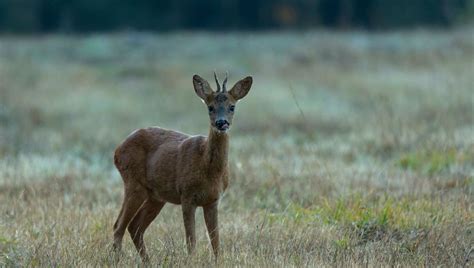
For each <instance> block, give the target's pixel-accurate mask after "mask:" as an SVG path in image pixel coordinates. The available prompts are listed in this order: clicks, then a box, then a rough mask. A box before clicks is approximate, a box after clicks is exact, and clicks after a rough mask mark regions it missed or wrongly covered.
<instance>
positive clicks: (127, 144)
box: [113, 73, 252, 262]
mask: <svg viewBox="0 0 474 268" xmlns="http://www.w3.org/2000/svg"><path fill="white" fill-rule="evenodd" d="M214 78H215V80H216V84H217V90H216V91H213V90H212V89H211V87H210V86H209V83H208V82H207V81H206V80H205V79H203V78H201V77H200V76H199V75H194V76H193V85H194V90H195V91H196V94H197V95H198V96H199V97H200V98H201V99H202V100H203V102H204V103H205V104H206V105H207V108H208V112H209V119H210V130H209V136H208V137H205V136H189V135H186V134H183V133H180V132H177V131H173V130H167V129H163V128H159V127H150V128H145V129H139V130H136V131H134V132H133V133H132V134H130V135H129V136H128V137H127V138H126V139H125V141H123V142H122V144H120V145H119V146H118V147H117V149H116V150H115V156H114V162H115V166H116V167H117V169H118V170H119V172H120V175H121V176H122V179H123V183H124V198H123V204H122V209H121V210H120V213H119V216H118V218H117V221H116V222H115V224H114V244H113V245H114V249H115V250H116V251H120V249H121V244H122V238H123V235H124V233H125V229H127V226H128V232H129V233H130V236H131V237H132V240H133V243H134V244H135V247H136V249H137V251H138V253H139V254H140V257H141V258H142V260H143V262H147V261H148V260H149V257H148V254H147V252H146V248H145V244H144V242H143V234H144V232H145V230H146V229H147V227H148V226H149V225H150V223H151V222H152V221H153V220H154V219H155V217H156V216H157V215H158V214H159V213H160V211H161V209H162V208H163V206H164V205H165V203H167V202H170V203H173V204H181V207H182V212H183V220H184V228H185V233H186V244H187V249H188V252H189V253H192V252H193V250H194V248H195V243H196V239H195V231H194V230H195V226H194V225H195V221H194V215H195V211H196V208H197V207H203V210H204V220H205V222H206V226H207V231H208V233H209V237H210V240H211V245H212V249H213V252H214V255H215V257H216V258H217V256H218V252H219V229H218V226H217V206H218V203H219V198H220V196H221V195H222V193H223V192H224V191H225V190H226V188H227V185H228V175H229V171H228V162H227V153H228V149H229V137H228V134H227V131H228V130H229V128H230V125H231V124H232V117H233V115H234V109H235V104H236V103H237V101H238V100H239V99H241V98H243V97H245V95H247V93H248V92H249V90H250V87H251V86H252V77H250V76H248V77H246V78H244V79H242V80H240V81H238V82H237V83H236V84H235V85H234V86H233V87H232V89H231V90H229V91H227V90H226V82H227V74H226V77H225V80H224V82H223V84H222V90H221V86H220V85H219V80H218V79H217V75H216V74H215V73H214Z"/></svg>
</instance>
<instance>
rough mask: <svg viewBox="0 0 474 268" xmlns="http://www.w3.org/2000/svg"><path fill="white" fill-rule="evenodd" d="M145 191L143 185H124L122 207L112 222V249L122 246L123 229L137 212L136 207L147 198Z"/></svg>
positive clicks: (118, 248)
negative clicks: (113, 222)
mask: <svg viewBox="0 0 474 268" xmlns="http://www.w3.org/2000/svg"><path fill="white" fill-rule="evenodd" d="M147 195H148V194H147V191H146V189H145V188H143V186H141V185H139V184H138V183H136V184H135V185H128V187H127V185H126V187H125V196H124V199H123V205H122V209H121V210H120V214H119V216H118V218H117V220H116V222H115V224H114V246H113V247H114V250H115V251H120V250H121V248H122V238H123V235H124V234H125V229H126V228H127V226H128V224H129V223H130V221H131V220H132V218H133V217H134V216H135V214H136V213H137V211H138V209H139V208H140V207H141V206H142V205H143V202H145V199H146V198H147Z"/></svg>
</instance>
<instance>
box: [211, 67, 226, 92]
mask: <svg viewBox="0 0 474 268" xmlns="http://www.w3.org/2000/svg"><path fill="white" fill-rule="evenodd" d="M214 79H215V80H216V85H217V92H220V91H221V86H220V85H219V79H218V78H217V74H216V71H214ZM224 85H225V81H224ZM224 91H225V86H224Z"/></svg>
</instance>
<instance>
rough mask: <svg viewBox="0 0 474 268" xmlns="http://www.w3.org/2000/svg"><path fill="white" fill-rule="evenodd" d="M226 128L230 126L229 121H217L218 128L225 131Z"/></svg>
mask: <svg viewBox="0 0 474 268" xmlns="http://www.w3.org/2000/svg"><path fill="white" fill-rule="evenodd" d="M226 126H227V127H228V126H229V122H227V120H223V119H219V120H217V121H216V127H217V128H219V129H224V128H225V127H226Z"/></svg>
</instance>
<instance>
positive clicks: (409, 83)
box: [0, 28, 474, 267]
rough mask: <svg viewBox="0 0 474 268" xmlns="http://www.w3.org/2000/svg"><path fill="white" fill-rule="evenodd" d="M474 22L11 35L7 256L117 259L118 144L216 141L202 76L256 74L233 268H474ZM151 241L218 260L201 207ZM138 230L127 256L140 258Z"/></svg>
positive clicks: (5, 58) (228, 259)
mask: <svg viewBox="0 0 474 268" xmlns="http://www.w3.org/2000/svg"><path fill="white" fill-rule="evenodd" d="M473 59H474V29H472V28H464V29H454V30H451V31H426V30H417V31H407V32H392V33H375V34H369V33H364V32H346V33H333V32H325V31H312V32H298V33H292V32H287V33H260V34H250V33H248V34H245V33H241V34H209V33H179V34H178V33H176V34H145V33H121V34H111V35H88V36H56V35H52V36H36V37H14V36H10V37H8V36H3V37H1V38H0V215H1V216H0V266H50V267H52V266H63V267H68V266H105V265H106V266H113V265H114V263H113V262H112V261H111V256H110V254H109V252H110V251H109V250H110V246H111V241H112V225H113V223H114V221H115V218H116V216H117V214H118V211H119V208H120V205H121V202H122V195H123V193H122V181H121V178H120V176H119V174H118V173H117V172H116V170H115V169H114V166H113V163H112V162H113V161H112V154H113V150H114V148H115V146H116V145H117V144H119V143H120V141H121V140H122V139H124V138H125V137H126V136H127V135H128V134H129V133H130V132H131V131H133V130H134V129H136V128H140V127H146V126H152V125H159V126H162V127H166V128H172V129H178V130H181V131H184V132H187V133H192V134H207V132H208V125H207V124H208V118H207V114H206V108H205V107H204V105H203V104H202V103H201V102H200V100H199V99H198V97H197V96H195V94H194V91H193V89H192V83H191V77H192V75H193V74H194V73H198V74H200V75H202V76H204V77H207V78H209V79H210V78H211V77H212V71H213V70H214V69H216V70H218V72H221V73H222V72H224V71H225V70H228V71H229V72H230V83H234V82H235V81H236V80H237V79H240V78H241V77H243V76H244V75H247V74H252V75H253V76H254V86H253V89H252V90H251V92H250V94H249V95H248V96H247V97H246V99H244V100H243V101H242V102H240V103H239V104H238V106H237V108H236V117H235V120H234V126H233V129H232V130H231V153H230V163H231V174H232V177H231V185H230V188H228V190H227V192H226V195H225V196H224V198H223V200H222V202H221V205H220V226H221V243H222V255H221V258H220V259H219V260H218V264H219V265H221V266H278V267H286V266H306V265H308V266H320V265H324V266H329V265H331V266H332V265H338V266H349V265H357V266H359V265H360V266H362V265H364V266H365V265H368V266H380V265H383V266H388V265H396V266H399V265H401V266H424V265H426V266H437V265H441V266H463V265H467V266H472V265H473V258H474V212H473V201H474V200H473V199H474V198H473V197H474V196H473V189H474V179H473V176H474V132H473V125H474V119H473V117H474V112H473V105H474V104H473V103H474V96H473V92H474V91H473V89H474V63H473ZM197 219H198V220H197V226H196V228H197V234H198V245H197V252H196V254H195V255H194V256H192V257H188V256H187V254H186V251H185V248H186V247H185V241H184V228H183V226H182V219H181V211H180V208H179V207H177V206H174V205H166V206H165V208H164V209H163V211H162V213H161V214H160V215H159V216H158V218H157V219H156V220H155V221H154V223H153V224H152V226H151V227H150V228H149V229H148V231H147V233H146V235H145V241H146V243H147V245H148V248H149V252H150V255H151V261H152V263H153V264H156V265H157V264H161V265H163V266H183V267H184V266H189V265H195V266H208V265H212V264H213V263H214V262H213V258H212V253H211V249H210V245H209V242H208V239H207V235H206V233H205V227H204V223H203V220H202V211H200V210H199V211H198V215H197ZM139 263H140V262H139V258H138V254H136V252H135V249H134V247H133V245H132V243H131V239H130V238H129V236H128V234H126V236H125V238H124V253H123V257H122V259H121V262H120V263H119V264H118V265H119V266H130V265H138V264H139Z"/></svg>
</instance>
